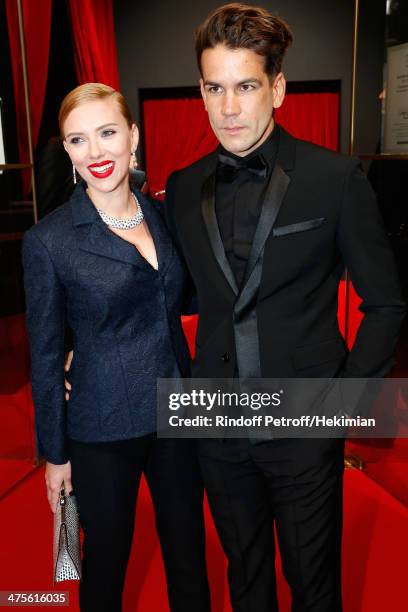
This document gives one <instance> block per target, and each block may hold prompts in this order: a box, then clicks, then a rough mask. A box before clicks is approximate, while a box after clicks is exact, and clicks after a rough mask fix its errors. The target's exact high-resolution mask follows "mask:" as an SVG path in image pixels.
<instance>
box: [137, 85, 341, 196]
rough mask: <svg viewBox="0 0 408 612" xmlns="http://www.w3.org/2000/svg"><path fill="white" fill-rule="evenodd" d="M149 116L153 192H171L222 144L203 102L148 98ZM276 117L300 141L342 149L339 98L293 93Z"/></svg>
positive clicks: (146, 114)
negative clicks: (177, 175) (171, 181)
mask: <svg viewBox="0 0 408 612" xmlns="http://www.w3.org/2000/svg"><path fill="white" fill-rule="evenodd" d="M143 113H144V137H145V151H146V173H147V177H148V181H149V185H150V190H151V192H152V193H156V192H158V191H162V190H163V189H164V188H165V184H166V180H167V178H168V176H169V174H170V173H171V172H172V171H173V170H176V169H178V168H183V167H185V166H188V165H189V164H191V163H193V162H194V161H196V160H197V159H199V158H200V157H202V156H203V155H206V154H207V153H210V152H211V151H213V150H214V149H215V147H216V146H217V144H218V141H217V139H216V137H215V136H214V133H213V131H212V130H211V127H210V124H209V122H208V116H207V113H206V111H205V109H204V105H203V102H202V100H201V99H182V100H146V101H145V102H144V104H143ZM276 119H277V121H278V123H280V124H281V125H282V126H283V127H284V128H285V129H287V130H288V132H290V133H291V134H293V135H294V136H296V137H297V138H302V139H303V140H309V141H310V142H314V143H315V144H319V145H322V146H325V147H328V148H329V149H334V150H338V132H339V129H338V125H339V123H338V122H339V95H338V94H336V93H312V94H298V93H296V94H288V95H287V96H286V98H285V102H284V104H283V106H282V108H280V109H278V110H277V112H276Z"/></svg>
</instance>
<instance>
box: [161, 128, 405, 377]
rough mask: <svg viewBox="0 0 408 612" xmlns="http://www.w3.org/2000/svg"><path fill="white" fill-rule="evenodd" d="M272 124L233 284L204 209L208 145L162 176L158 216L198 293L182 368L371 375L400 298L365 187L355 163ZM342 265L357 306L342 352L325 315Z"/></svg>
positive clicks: (384, 359) (210, 169) (394, 327)
mask: <svg viewBox="0 0 408 612" xmlns="http://www.w3.org/2000/svg"><path fill="white" fill-rule="evenodd" d="M274 129H279V130H280V132H281V134H280V145H279V151H278V155H277V161H276V164H275V168H274V171H273V173H272V176H271V179H270V181H269V184H268V186H267V188H266V195H265V199H264V203H263V207H262V211H261V214H260V218H259V222H258V226H257V228H256V232H255V236H254V241H253V246H252V251H251V253H250V256H249V260H248V265H247V270H246V275H245V278H244V282H243V285H242V287H241V289H240V290H238V288H237V286H236V282H235V278H234V275H233V273H232V271H231V268H230V266H229V264H228V261H227V258H226V255H225V251H224V248H223V244H222V241H221V237H220V233H219V229H218V225H217V219H216V214H215V202H214V192H215V170H216V164H217V152H214V153H211V154H210V155H207V156H206V157H204V158H202V159H200V160H199V161H197V162H196V163H194V164H192V165H191V166H189V167H188V168H185V169H183V170H180V171H177V172H175V173H173V174H172V175H171V177H170V178H169V181H168V185H167V190H166V191H167V207H166V209H167V217H168V223H169V225H170V228H171V230H172V233H173V235H174V237H175V240H176V242H177V243H178V245H179V248H180V249H181V251H182V253H183V255H184V257H185V260H186V262H187V265H188V268H189V270H190V273H191V276H192V278H193V281H194V284H195V286H196V290H197V294H198V305H199V314H200V318H199V325H198V331H197V346H196V348H197V355H196V359H195V362H194V364H193V373H194V375H195V376H198V377H203V378H205V377H215V378H224V377H230V376H233V375H234V372H235V373H236V372H237V370H238V372H239V375H240V376H241V377H246V376H249V377H304V378H308V377H322V378H323V377H332V376H336V375H341V376H350V377H356V376H357V377H372V376H383V375H385V374H386V373H387V372H388V371H389V369H390V367H391V366H392V363H393V351H394V347H395V344H396V341H397V337H398V333H399V329H400V324H401V321H402V318H403V316H404V303H403V301H402V298H401V294H400V287H399V281H398V277H397V273H396V269H395V264H394V260H393V255H392V252H391V250H390V246H389V243H388V239H387V236H386V234H385V232H384V229H383V225H382V220H381V217H380V214H379V211H378V207H377V204H376V199H375V196H374V193H373V191H372V189H371V187H370V185H369V183H368V181H367V180H366V178H365V176H364V174H363V173H362V171H361V170H360V168H359V163H358V161H357V160H355V159H352V158H349V157H345V156H342V155H338V154H335V153H333V152H331V151H329V150H327V149H324V148H322V147H318V146H315V145H312V144H310V143H307V142H303V141H301V140H297V139H295V138H293V137H291V136H290V135H289V134H288V133H287V132H285V131H284V130H283V129H282V128H280V127H279V126H275V128H274ZM344 267H347V269H348V270H349V272H350V275H351V280H352V282H353V285H354V287H355V289H356V290H357V292H358V294H359V295H360V296H361V298H362V304H361V306H360V309H361V310H362V312H363V313H364V315H365V316H364V319H363V321H362V323H361V325H360V328H359V331H358V335H357V338H356V341H355V344H354V346H353V349H352V351H351V352H350V353H349V354H348V351H347V348H346V346H345V343H344V340H343V338H342V336H341V334H340V331H339V327H338V322H337V294H338V285H339V281H340V279H341V277H342V274H343V270H344Z"/></svg>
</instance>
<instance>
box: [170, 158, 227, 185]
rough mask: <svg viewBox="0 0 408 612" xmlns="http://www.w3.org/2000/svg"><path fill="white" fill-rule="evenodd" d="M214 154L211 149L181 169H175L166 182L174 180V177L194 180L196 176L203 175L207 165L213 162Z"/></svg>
mask: <svg viewBox="0 0 408 612" xmlns="http://www.w3.org/2000/svg"><path fill="white" fill-rule="evenodd" d="M216 154H217V153H216V151H212V152H211V153H208V154H207V155H204V157H200V159H198V160H197V161H195V162H194V163H192V164H190V165H189V166H186V168H182V169H181V170H175V171H174V172H172V174H171V175H170V176H169V178H168V183H169V182H170V183H172V182H174V180H175V179H176V177H177V178H180V177H181V178H182V179H185V180H187V181H188V180H189V179H195V180H196V179H197V176H203V175H204V174H205V173H206V172H207V170H208V167H209V166H211V164H212V163H213V162H214V159H215V157H216Z"/></svg>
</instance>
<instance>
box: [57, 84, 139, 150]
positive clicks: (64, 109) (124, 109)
mask: <svg viewBox="0 0 408 612" xmlns="http://www.w3.org/2000/svg"><path fill="white" fill-rule="evenodd" d="M104 98H112V100H114V101H115V102H116V103H117V105H118V107H119V110H120V112H121V114H122V115H123V117H124V118H125V120H126V123H127V124H128V126H129V128H130V127H132V125H133V123H134V121H133V117H132V113H131V112H130V109H129V107H128V105H127V103H126V100H125V98H124V97H123V95H122V94H121V93H120V92H119V91H116V89H113V87H109V85H104V84H103V83H84V85H79V86H78V87H75V89H73V90H72V91H70V92H69V93H68V94H67V95H66V96H65V98H64V99H63V101H62V103H61V106H60V110H59V114H58V123H59V128H60V133H61V138H63V139H64V138H65V135H64V123H65V121H66V119H67V117H68V115H69V113H70V112H71V111H72V110H74V108H77V106H80V105H81V104H85V103H86V102H92V101H94V100H103V99H104Z"/></svg>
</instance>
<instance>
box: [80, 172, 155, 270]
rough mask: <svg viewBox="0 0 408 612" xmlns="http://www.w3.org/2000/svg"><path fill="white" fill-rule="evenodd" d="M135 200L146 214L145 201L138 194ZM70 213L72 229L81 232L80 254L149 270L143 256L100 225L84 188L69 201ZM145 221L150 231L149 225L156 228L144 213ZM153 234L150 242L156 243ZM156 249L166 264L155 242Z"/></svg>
mask: <svg viewBox="0 0 408 612" xmlns="http://www.w3.org/2000/svg"><path fill="white" fill-rule="evenodd" d="M137 197H138V199H140V202H141V205H142V210H143V212H145V211H148V208H149V206H152V205H151V204H150V203H149V202H147V201H145V200H144V198H143V196H141V194H139V193H137ZM142 202H143V203H142ZM71 210H72V218H73V225H74V226H75V227H78V228H83V230H82V231H81V232H80V238H79V240H80V247H79V248H80V249H81V250H82V251H86V252H88V253H92V254H93V255H98V256H100V257H107V258H109V259H115V260H117V261H121V262H124V263H127V264H131V265H132V266H137V267H139V268H144V269H145V270H149V269H150V270H151V269H152V267H151V266H150V265H149V263H148V262H147V261H146V260H145V259H144V258H143V257H142V255H140V253H139V252H138V250H137V249H136V247H135V246H134V245H133V244H131V243H130V242H127V241H126V240H124V239H122V238H120V236H117V235H116V234H115V233H114V232H112V231H111V230H110V229H109V228H108V226H107V225H106V224H105V223H104V222H103V221H102V219H101V218H100V216H99V214H98V211H97V210H96V209H95V207H94V205H93V204H92V202H91V200H90V199H89V197H88V195H87V194H86V192H85V185H83V184H79V185H78V186H77V187H76V189H75V191H74V193H73V195H72V197H71ZM148 217H149V218H148ZM146 219H147V222H148V225H149V229H150V230H151V225H152V226H155V225H157V221H156V222H155V220H154V219H153V217H152V218H151V219H150V215H149V212H148V213H147V216H146ZM151 231H152V230H151ZM156 234H157V232H156V229H155V227H154V228H153V231H152V236H153V240H155V235H156ZM157 242H158V243H160V240H159V239H158V240H157ZM155 246H156V249H157V250H158V257H159V254H160V253H162V255H161V258H162V260H165V259H166V257H165V254H164V253H163V248H162V247H161V246H160V247H159V248H157V245H156V240H155ZM159 266H160V259H159Z"/></svg>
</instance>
